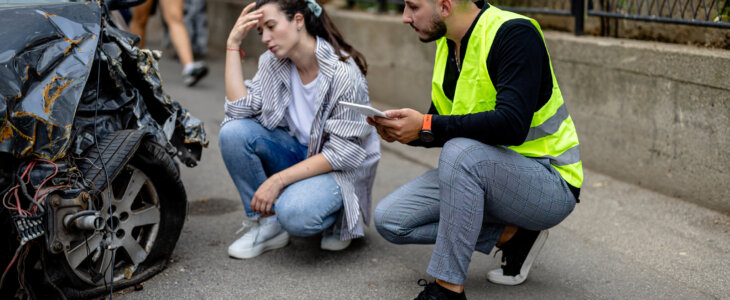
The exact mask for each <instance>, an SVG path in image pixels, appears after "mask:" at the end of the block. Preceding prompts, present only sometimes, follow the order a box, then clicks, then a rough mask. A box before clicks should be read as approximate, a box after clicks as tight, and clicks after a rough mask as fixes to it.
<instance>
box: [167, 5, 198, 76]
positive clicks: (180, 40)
mask: <svg viewBox="0 0 730 300" xmlns="http://www.w3.org/2000/svg"><path fill="white" fill-rule="evenodd" d="M160 8H161V9H162V17H163V18H164V19H165V23H166V24H167V29H168V31H169V33H170V40H172V45H173V47H175V51H176V52H177V56H178V57H179V58H180V63H181V64H182V65H183V67H184V66H185V65H187V64H188V63H191V62H193V50H192V48H191V47H190V37H189V36H188V30H187V29H186V28H185V24H183V0H160Z"/></svg>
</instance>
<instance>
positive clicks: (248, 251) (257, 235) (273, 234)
mask: <svg viewBox="0 0 730 300" xmlns="http://www.w3.org/2000/svg"><path fill="white" fill-rule="evenodd" d="M247 227H251V229H250V230H249V231H248V232H246V233H245V234H244V235H243V236H241V237H240V238H239V239H237V240H236V241H235V242H233V243H232V244H231V245H230V246H228V255H230V256H231V257H234V258H240V259H245V258H253V257H256V256H259V255H260V254H261V253H264V251H267V250H273V249H278V248H281V247H284V246H286V244H287V243H289V234H288V233H287V232H286V231H285V230H284V228H282V227H281V224H279V221H277V220H276V216H272V217H268V218H263V219H260V220H246V221H243V227H242V228H241V230H243V229H245V228H247Z"/></svg>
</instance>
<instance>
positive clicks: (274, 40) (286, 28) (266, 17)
mask: <svg viewBox="0 0 730 300" xmlns="http://www.w3.org/2000/svg"><path fill="white" fill-rule="evenodd" d="M260 10H261V12H262V13H263V17H261V19H260V20H259V24H258V31H259V34H260V35H261V42H262V43H264V45H266V48H268V49H269V51H271V52H272V53H274V55H275V56H276V57H277V58H283V57H289V56H290V54H291V51H292V49H294V48H295V46H296V45H297V44H298V43H299V39H300V35H299V32H300V31H297V27H302V30H304V28H303V27H304V18H303V17H302V15H301V14H296V15H294V18H292V20H291V21H289V20H287V18H286V15H284V13H283V12H282V11H281V9H279V5H278V4H276V3H267V4H264V5H263V6H261V8H260Z"/></svg>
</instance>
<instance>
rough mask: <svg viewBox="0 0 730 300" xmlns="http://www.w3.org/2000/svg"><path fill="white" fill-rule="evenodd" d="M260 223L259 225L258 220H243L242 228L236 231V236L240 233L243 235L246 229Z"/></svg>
mask: <svg viewBox="0 0 730 300" xmlns="http://www.w3.org/2000/svg"><path fill="white" fill-rule="evenodd" d="M258 223H259V220H258V219H246V220H243V222H241V228H239V229H238V230H236V235H237V234H239V233H241V232H242V231H244V230H246V229H249V228H251V227H254V226H256V224H258Z"/></svg>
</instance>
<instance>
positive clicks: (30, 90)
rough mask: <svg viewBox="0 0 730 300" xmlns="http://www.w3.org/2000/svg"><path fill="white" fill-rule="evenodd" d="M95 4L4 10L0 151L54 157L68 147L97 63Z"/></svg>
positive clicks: (97, 10)
mask: <svg viewBox="0 0 730 300" xmlns="http://www.w3.org/2000/svg"><path fill="white" fill-rule="evenodd" d="M100 20H101V8H100V6H99V4H97V3H67V4H56V5H44V6H26V7H17V6H15V7H14V6H9V7H0V28H12V30H11V31H10V32H6V33H3V34H2V37H3V43H2V44H1V45H0V99H1V100H0V124H2V126H1V127H0V152H7V153H11V154H13V155H14V156H16V157H24V156H37V157H43V158H47V159H55V158H58V157H59V156H63V155H64V154H65V152H66V150H67V148H68V146H69V142H70V141H69V140H70V135H71V129H72V128H71V127H72V125H73V121H74V115H75V111H76V107H77V106H78V102H79V98H80V96H81V94H82V92H83V89H84V86H85V85H86V81H87V79H88V76H89V71H90V69H91V65H92V63H93V62H94V55H95V51H96V46H97V44H98V36H99V31H100V29H101V26H100Z"/></svg>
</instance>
